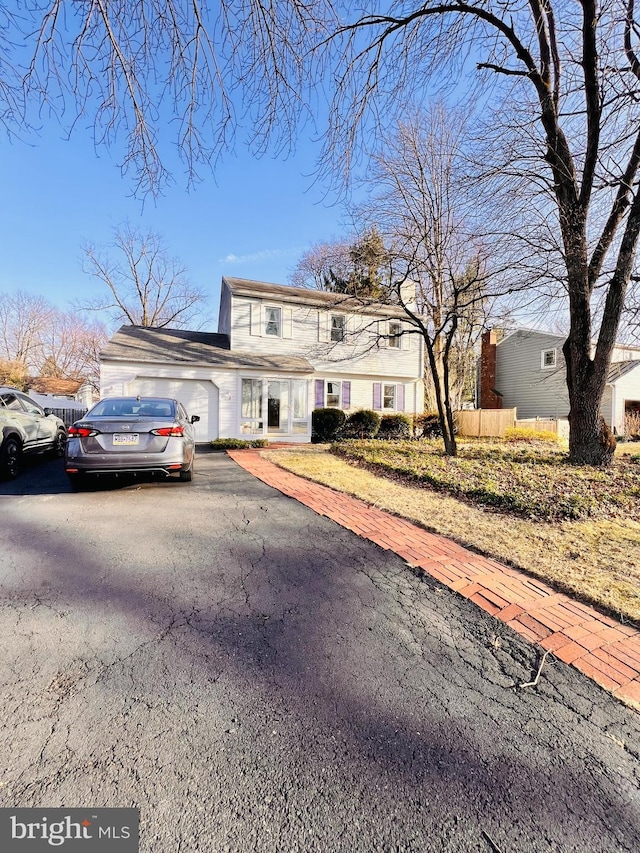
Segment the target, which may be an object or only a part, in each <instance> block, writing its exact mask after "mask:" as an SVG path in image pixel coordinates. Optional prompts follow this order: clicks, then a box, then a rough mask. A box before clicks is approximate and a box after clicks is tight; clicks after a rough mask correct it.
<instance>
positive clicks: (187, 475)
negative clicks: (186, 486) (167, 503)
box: [180, 457, 193, 483]
mask: <svg viewBox="0 0 640 853" xmlns="http://www.w3.org/2000/svg"><path fill="white" fill-rule="evenodd" d="M192 479H193V457H191V465H189V467H188V468H187V470H186V471H180V482H181V483H190V482H191V480H192Z"/></svg>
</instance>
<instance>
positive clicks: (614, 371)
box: [607, 359, 640, 385]
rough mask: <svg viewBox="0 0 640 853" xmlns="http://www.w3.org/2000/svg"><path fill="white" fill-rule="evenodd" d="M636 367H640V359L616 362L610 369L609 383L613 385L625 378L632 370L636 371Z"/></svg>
mask: <svg viewBox="0 0 640 853" xmlns="http://www.w3.org/2000/svg"><path fill="white" fill-rule="evenodd" d="M636 367H640V359H636V360H627V361H614V362H613V363H612V364H611V366H610V367H609V375H608V376H607V383H608V384H609V385H611V384H612V383H614V382H615V381H616V380H618V379H620V377H621V376H625V375H626V374H627V373H630V372H631V371H632V370H635V369H636Z"/></svg>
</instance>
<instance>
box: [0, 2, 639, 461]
mask: <svg viewBox="0 0 640 853" xmlns="http://www.w3.org/2000/svg"><path fill="white" fill-rule="evenodd" d="M344 6H345V7H347V6H348V4H344ZM341 8H342V6H341V5H340V4H339V2H338V0H335V5H334V2H332V0H307V2H302V0H282V2H278V3H267V2H261V0H256V2H253V0H239V1H238V2H233V3H231V2H230V0H221V2H220V3H219V4H218V14H217V16H216V17H212V16H211V15H210V14H209V13H208V7H207V6H206V4H204V3H201V2H200V0H112V2H109V3H106V2H92V0H78V2H77V3H74V4H71V5H70V4H67V3H64V2H63V0H43V2H40V0H25V2H24V3H23V4H22V6H21V7H20V8H19V10H18V11H15V12H13V11H11V10H9V11H7V10H4V12H3V13H2V14H4V16H5V18H4V21H3V23H4V26H3V28H2V36H1V38H2V42H1V45H2V47H3V49H4V51H5V54H6V55H5V57H4V58H5V62H4V64H3V69H9V71H8V72H7V73H6V74H4V75H3V77H2V84H1V85H0V99H2V100H1V104H0V117H1V118H2V121H4V123H5V126H6V127H8V128H9V129H11V128H14V129H15V128H16V127H18V128H23V127H24V126H25V122H27V121H28V115H27V114H28V108H29V104H31V103H34V102H35V104H36V106H37V108H38V109H39V110H41V111H42V108H43V106H44V107H48V108H49V109H51V110H54V111H55V110H56V109H58V105H59V104H61V105H62V106H63V108H64V107H65V106H66V107H67V108H70V106H71V104H70V101H71V102H73V107H74V108H73V110H72V111H71V112H70V113H69V114H70V115H72V116H73V117H74V118H75V119H78V118H80V117H84V116H89V117H90V118H91V120H93V124H94V134H95V139H96V142H97V143H101V142H105V143H107V144H108V143H111V142H113V141H114V140H115V139H116V138H121V135H122V133H124V135H125V137H126V140H127V142H126V151H125V153H124V155H123V158H122V164H123V167H124V168H125V169H127V168H131V169H133V170H134V173H135V175H136V178H137V182H138V186H139V188H140V189H141V190H143V191H145V190H147V191H148V190H151V191H157V190H158V188H159V186H161V185H162V182H163V179H164V177H165V173H164V166H163V164H162V160H161V158H160V155H159V150H158V146H157V141H158V128H159V126H160V125H159V122H160V121H161V120H162V118H164V117H166V115H167V106H168V107H169V109H170V110H172V112H173V117H174V118H176V119H177V121H176V122H175V126H176V127H177V128H178V140H177V142H178V146H179V150H180V151H181V152H182V153H183V156H184V157H185V159H186V162H187V168H188V171H189V173H190V174H191V175H192V176H193V174H194V173H195V171H196V168H197V166H198V164H200V163H209V162H211V160H212V158H215V156H216V154H219V153H220V152H221V151H222V150H223V149H224V147H225V146H226V145H227V144H229V143H230V142H231V141H232V137H233V132H234V129H235V128H236V127H237V126H238V115H237V112H240V113H241V114H242V115H241V117H242V118H243V119H247V121H246V124H247V125H248V126H249V128H250V131H249V135H250V141H252V142H253V145H254V148H255V149H256V150H262V149H263V147H264V145H265V144H266V142H267V140H269V139H271V140H272V141H274V142H275V143H276V144H277V145H279V146H280V148H283V147H284V148H286V147H287V145H288V144H290V143H291V140H292V133H293V129H294V125H295V120H296V119H297V118H298V117H299V116H300V113H302V114H303V116H305V117H306V118H307V119H312V117H313V115H314V114H315V110H314V109H311V108H309V107H308V106H307V105H308V104H311V105H312V106H313V107H315V105H316V102H317V99H319V98H320V94H312V91H313V84H314V83H316V84H317V89H316V91H317V92H318V93H324V91H325V90H326V89H327V87H328V86H330V85H334V86H335V92H334V95H335V97H333V100H332V103H331V107H330V116H329V132H328V135H327V146H326V148H325V159H326V164H327V168H333V169H334V174H345V173H348V170H349V168H350V165H351V163H352V161H353V159H354V158H357V155H358V152H362V146H361V144H360V143H361V142H362V138H363V137H362V134H363V133H364V134H366V136H367V137H371V136H372V135H374V134H375V132H376V131H377V130H378V129H379V127H380V126H383V127H386V126H388V125H389V123H390V122H392V121H393V120H394V118H395V117H397V116H398V115H402V113H403V112H404V110H405V108H406V107H405V105H406V104H407V102H408V100H409V98H410V97H411V95H412V93H413V94H416V95H418V96H419V97H420V98H421V99H422V98H424V95H425V92H426V91H428V88H427V87H428V85H429V84H430V83H431V82H433V81H434V79H435V82H436V83H437V84H440V85H442V83H443V80H450V81H455V80H457V79H460V77H461V76H465V75H467V73H468V72H469V73H470V72H471V66H472V64H474V65H476V66H477V69H478V70H479V72H480V75H481V77H480V80H481V83H482V85H483V87H484V89H483V97H484V98H485V100H486V101H487V102H490V103H492V104H493V105H494V106H495V108H496V109H495V114H494V115H495V118H496V122H497V123H499V124H501V125H502V126H503V127H505V128H511V129H513V128H514V127H516V128H517V129H519V130H520V131H521V132H522V134H521V135H522V136H523V137H524V136H525V135H526V137H527V140H526V142H527V145H528V147H527V146H525V149H526V150H525V149H522V150H521V151H516V152H515V154H516V159H515V160H512V161H511V162H510V163H509V164H508V168H509V169H510V170H511V174H514V175H516V177H519V178H522V177H523V176H525V178H526V180H525V187H526V189H527V190H528V191H530V190H531V189H532V188H534V189H535V191H536V192H538V191H539V190H540V187H541V185H544V188H545V191H546V192H547V193H548V195H549V197H550V198H551V199H552V200H553V210H554V216H555V223H554V230H557V231H558V233H559V234H560V241H559V242H560V244H561V250H562V263H563V268H564V276H563V278H564V281H563V282H562V284H564V286H565V287H566V293H567V301H568V309H569V333H568V337H567V340H566V343H565V346H564V355H565V362H566V366H567V386H568V391H569V399H570V413H569V418H570V425H571V437H570V457H571V459H572V461H574V462H586V463H591V464H600V465H606V464H608V463H609V462H610V461H611V459H612V453H613V442H611V441H610V440H609V437H608V436H607V435H606V431H603V429H602V427H601V422H600V413H599V410H600V403H601V400H602V396H603V393H604V388H605V384H606V379H607V373H608V368H609V364H610V360H611V355H612V352H613V347H614V344H615V339H616V335H617V332H618V328H619V324H620V318H621V315H622V311H623V308H624V304H625V298H626V295H627V290H628V287H629V282H630V279H631V275H632V272H633V269H634V264H635V260H636V249H637V243H638V236H639V233H640V192H639V191H638V189H639V184H638V176H639V172H640V131H639V130H638V127H639V126H640V122H639V121H638V119H639V118H640V99H638V97H637V93H638V89H639V86H638V83H639V81H640V59H639V58H638V55H637V44H638V32H639V28H638V23H637V22H636V20H635V0H621V2H620V4H619V5H618V4H617V3H614V2H612V0H608V2H607V3H606V4H604V5H602V6H601V7H599V6H598V5H597V4H596V3H595V0H582V2H580V3H579V4H576V5H571V4H568V3H560V2H556V0H529V3H528V4H524V5H523V4H521V3H518V2H516V0H462V1H461V2H459V0H456V2H449V0H444V2H437V0H427V2H418V0H389V2H388V4H387V5H386V7H385V11H384V12H383V13H380V14H379V13H373V14H365V15H362V16H360V17H359V18H357V19H355V20H352V21H351V22H350V23H349V22H348V23H340V21H339V16H338V13H337V11H336V10H339V9H341ZM346 14H347V15H349V14H351V13H350V12H349V11H348V9H347V12H346ZM25 51H26V55H28V56H30V60H29V61H28V62H27V65H26V67H24V68H23V67H21V65H20V59H21V57H22V56H23V55H25ZM478 60H479V61H478ZM489 77H491V78H493V82H492V84H491V86H489V85H487V83H488V79H489ZM159 81H166V83H165V85H162V84H161V83H160V82H159ZM465 83H467V81H466V80H465ZM466 87H467V88H468V84H467V85H466ZM301 93H302V94H301ZM241 105H242V106H241ZM243 110H244V113H243ZM72 123H73V122H72ZM532 151H533V152H534V154H535V155H536V157H537V163H538V165H537V172H536V173H535V177H534V178H533V179H532V178H531V175H532V171H531V164H532V160H531V153H532ZM594 300H599V301H600V304H601V305H602V309H601V311H600V312H599V313H596V314H594V304H593V303H594ZM596 316H597V317H598V318H599V321H598V320H596V319H595V317H596Z"/></svg>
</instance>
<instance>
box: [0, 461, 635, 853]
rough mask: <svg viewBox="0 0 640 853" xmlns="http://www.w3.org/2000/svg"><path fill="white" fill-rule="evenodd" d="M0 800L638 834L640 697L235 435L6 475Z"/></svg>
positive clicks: (356, 826) (203, 839)
mask: <svg viewBox="0 0 640 853" xmlns="http://www.w3.org/2000/svg"><path fill="white" fill-rule="evenodd" d="M0 592H1V596H2V597H1V600H0V637H2V655H1V656H0V691H1V697H2V699H1V706H0V708H1V710H0V714H1V716H0V768H1V776H0V806H11V807H18V806H38V807H46V806H58V805H65V806H69V807H71V806H87V807H89V806H93V807H101V806H137V807H139V808H140V813H141V845H140V849H141V850H143V851H149V853H151V851H153V853H175V851H181V852H182V851H184V852H185V853H186V851H189V853H191V851H206V853H209V851H211V853H218V851H234V853H235V851H240V852H241V853H244V851H258V852H259V853H263V851H265V853H266V851H269V853H271V851H273V853H275V852H276V851H278V853H289V851H305V853H306V851H322V853H331V851H345V853H347V851H348V853H356V851H385V853H386V851H416V853H417V851H420V853H425V851H429V852H430V851H452V852H453V851H455V853H460V851H464V852H465V853H466V851H496V850H498V851H502V853H516V851H517V853H528V851H531V853H533V851H535V853H543V851H574V850H575V851H581V853H583V851H594V853H595V852H596V851H597V853H603V851H612V853H613V851H616V853H618V851H637V850H638V849H640V795H639V794H638V789H639V782H640V770H639V766H640V765H639V763H638V753H639V751H640V718H639V716H638V715H637V714H636V713H635V712H633V711H631V710H629V709H627V708H625V707H623V706H622V705H620V704H619V703H617V702H616V701H615V700H614V699H612V698H611V697H610V696H608V695H607V694H606V693H604V692H603V691H601V690H600V689H599V688H598V687H597V686H596V685H594V684H593V683H592V682H590V681H588V680H587V679H585V678H584V677H583V676H581V675H580V674H579V673H577V672H575V671H574V670H572V669H570V668H569V667H567V666H565V665H564V664H561V663H560V662H558V661H556V662H554V661H553V660H552V659H551V658H549V659H548V660H547V663H546V665H545V668H544V671H543V675H542V677H541V680H540V684H539V685H538V686H537V687H536V688H523V689H521V688H519V687H518V686H517V685H519V684H521V683H523V682H528V681H530V680H531V679H532V677H533V676H534V675H535V672H536V669H537V662H538V660H537V654H536V651H535V649H534V648H533V647H531V646H530V645H528V644H527V643H525V642H524V641H522V640H520V639H519V638H518V637H517V636H516V635H514V634H513V633H512V632H511V631H510V629H509V628H508V627H507V626H505V625H501V624H500V623H498V622H496V621H495V620H494V619H492V618H491V617H490V616H488V615H486V614H483V613H482V612H480V611H478V610H477V608H476V607H475V606H474V605H473V604H472V603H470V602H469V601H467V600H464V599H462V598H460V597H458V596H456V595H454V594H453V593H451V592H448V591H445V590H443V588H442V587H440V586H439V585H438V584H437V583H436V582H435V581H429V580H427V579H425V578H424V577H422V578H421V577H418V576H416V575H415V574H413V573H412V572H411V571H410V570H409V569H408V568H407V567H406V566H405V564H404V563H403V561H402V560H401V559H400V558H398V557H396V556H395V555H393V554H389V553H388V552H384V551H382V550H381V549H379V548H377V547H376V546H375V545H373V544H371V543H369V542H367V541H365V540H362V539H359V538H358V537H356V536H355V535H353V534H351V533H349V532H348V531H345V530H343V529H342V528H340V527H339V526H337V525H335V524H334V523H333V522H330V521H328V520H327V519H323V518H320V517H318V516H317V515H315V514H314V513H313V512H312V511H310V510H309V509H307V508H305V507H303V506H301V505H299V504H297V503H296V502H295V501H292V500H290V499H288V498H285V497H283V496H282V495H280V494H279V493H278V492H276V491H274V490H272V489H271V488H269V487H268V486H265V485H264V484H262V483H260V482H258V481H256V480H255V479H253V478H252V477H251V476H250V475H249V474H247V473H246V472H245V471H243V470H242V469H240V468H239V467H238V466H237V465H236V464H235V463H234V462H232V461H231V460H230V459H228V458H227V457H226V456H223V455H218V454H207V455H201V456H198V458H197V466H196V475H195V478H194V481H193V483H191V484H183V483H165V482H143V483H133V484H129V485H123V484H116V485H113V484H110V485H107V486H106V487H105V488H102V487H100V488H97V489H94V490H90V491H88V492H81V493H77V494H74V493H72V492H71V491H70V490H69V487H68V486H67V483H66V479H65V477H64V474H63V471H62V465H61V463H60V461H59V460H56V461H51V462H45V463H40V464H38V465H35V466H33V467H31V468H30V469H29V470H28V471H26V472H25V473H24V474H23V475H22V476H21V477H20V478H19V479H18V480H16V481H15V482H13V483H9V484H7V483H4V484H0Z"/></svg>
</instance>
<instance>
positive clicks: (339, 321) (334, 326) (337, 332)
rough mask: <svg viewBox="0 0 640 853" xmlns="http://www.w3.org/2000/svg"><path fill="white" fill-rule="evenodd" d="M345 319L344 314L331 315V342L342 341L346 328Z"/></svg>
mask: <svg viewBox="0 0 640 853" xmlns="http://www.w3.org/2000/svg"><path fill="white" fill-rule="evenodd" d="M346 320H347V318H346V317H345V316H344V314H332V315H331V330H330V337H331V340H332V341H335V342H336V343H339V342H340V341H343V340H344V337H345V330H346V327H347V323H346Z"/></svg>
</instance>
